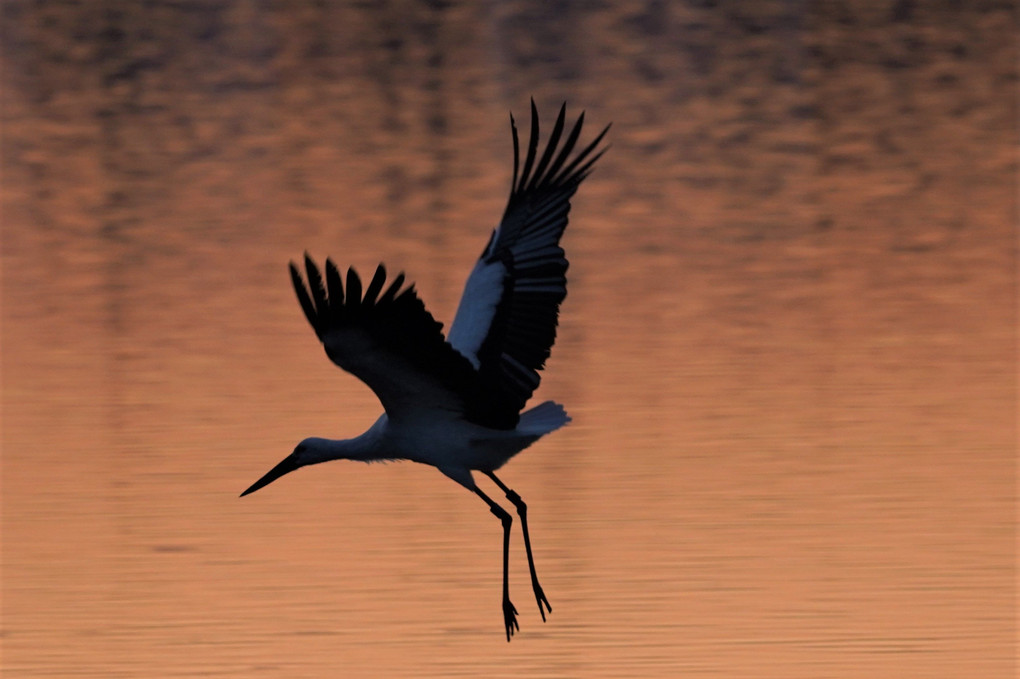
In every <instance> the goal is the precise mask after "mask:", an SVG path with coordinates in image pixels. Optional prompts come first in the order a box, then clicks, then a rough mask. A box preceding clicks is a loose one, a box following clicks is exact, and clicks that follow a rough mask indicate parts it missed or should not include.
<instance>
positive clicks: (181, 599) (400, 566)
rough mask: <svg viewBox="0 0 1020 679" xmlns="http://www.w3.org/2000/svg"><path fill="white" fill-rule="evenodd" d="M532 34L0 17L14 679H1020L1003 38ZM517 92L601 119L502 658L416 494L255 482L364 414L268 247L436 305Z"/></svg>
mask: <svg viewBox="0 0 1020 679" xmlns="http://www.w3.org/2000/svg"><path fill="white" fill-rule="evenodd" d="M543 7H545V6H543ZM549 7H550V9H542V8H538V7H537V6H536V7H530V6H527V5H525V4H524V3H506V4H501V5H499V6H498V7H495V6H493V7H470V8H468V7H460V6H456V5H446V4H443V3H436V4H433V5H429V6H413V7H404V6H402V5H399V4H397V5H392V6H390V5H385V4H384V5H380V6H379V7H364V8H354V7H343V6H340V5H337V6H331V7H329V8H317V7H312V6H311V5H309V6H308V7H298V6H293V7H289V8H288V10H287V11H283V10H279V11H275V12H274V11H270V10H256V9H254V7H253V6H251V5H249V4H246V3H227V4H226V5H224V6H223V8H219V9H217V8H212V9H209V8H205V9H200V8H195V7H184V6H180V7H178V6H176V5H166V6H162V5H155V6H153V5H138V6H137V7H128V6H124V7H116V6H111V7H104V8H98V6H96V7H93V6H91V5H90V6H87V7H82V8H65V7H50V6H43V5H37V4H32V3H7V4H6V5H5V14H6V15H7V18H8V21H7V22H6V26H7V28H8V30H7V31H6V33H7V35H6V36H5V41H4V47H5V59H6V60H7V61H8V64H9V66H8V68H7V69H5V94H6V96H5V123H4V208H3V209H4V226H3V244H4V247H3V257H4V259H3V292H4V296H3V344H4V351H3V376H4V382H3V384H4V389H3V408H4V427H3V452H4V455H3V516H4V518H3V546H4V554H3V557H4V572H3V605H4V610H3V612H4V615H3V618H4V635H5V637H4V657H3V667H4V670H5V674H6V673H9V674H11V675H12V676H46V677H50V676H66V675H69V674H72V673H77V674H79V675H82V676H110V675H111V674H116V673H120V674H129V675H144V676H150V675H153V674H155V675H159V676H175V675H190V674H196V673H223V674H236V673H241V674H246V675H247V674H262V675H265V676H287V677H294V676H323V675H326V676H329V675H331V674H335V672H336V668H337V667H342V668H343V673H344V675H345V676H350V677H357V676H373V677H374V676H380V675H385V676H429V675H432V676H451V675H470V676H478V675H481V674H485V675H488V676H510V675H523V674H547V675H567V676H584V677H597V676H620V675H633V674H638V675H641V676H664V677H665V676H669V677H672V676H678V675H684V676H709V675H733V676H763V677H767V676H777V677H779V676H782V677H791V676H811V677H826V676H862V675H863V676H874V677H882V676H888V677H899V676H908V675H909V676H931V677H934V676H986V677H992V676H1008V675H1009V670H1010V668H1011V667H1012V665H1011V663H1013V654H1012V653H1011V652H1010V651H1009V650H1008V649H1009V645H1010V644H1011V643H1012V641H1013V635H1012V629H1011V627H1012V619H1013V618H1012V616H1013V601H1014V589H1013V588H1014V582H1013V579H1012V568H1013V547H1014V543H1013V523H1012V519H1013V517H1012V514H1011V512H1010V507H1012V503H1013V497H1014V487H1013V478H1014V477H1013V474H1012V471H1013V465H1014V455H1013V444H1014V441H1015V421H1014V420H1015V384H1014V379H1013V376H1014V374H1015V373H1014V370H1013V368H1014V367H1015V366H1014V365H1013V350H1014V348H1015V330H1014V327H1015V314H1014V312H1013V311H1012V309H1013V305H1012V297H1013V292H1014V290H1015V287H1014V286H1013V280H1014V274H1015V262H1014V261H1013V255H1012V252H1013V250H1012V249H1011V248H1009V247H1002V243H1003V241H1004V240H1005V239H1007V238H1008V239H1010V240H1009V242H1010V243H1012V242H1013V241H1012V237H1013V234H1012V231H1011V216H1012V217H1015V195H1014V187H1013V183H1012V181H1011V178H1012V177H1013V176H1014V172H1015V158H1014V153H1013V144H1012V143H1011V142H1012V137H1011V136H1010V135H1011V130H1012V124H1013V120H1014V119H1015V102H1014V101H1013V99H1012V98H1011V97H1008V96H1004V95H1002V94H1000V93H1004V92H1008V91H1009V90H1010V87H1009V86H1010V84H1012V83H1013V82H1015V58H1014V56H1015V51H1014V47H1013V45H1014V41H1013V40H1012V33H1013V31H1012V30H1010V29H1011V28H1012V20H1011V15H1009V14H1008V13H1007V12H1006V10H997V9H995V8H987V9H971V8H967V9H960V10H952V11H951V10H936V9H932V8H928V7H927V6H925V7H923V8H922V7H920V6H916V7H915V6H914V5H913V4H911V3H899V4H898V5H897V7H898V9H896V11H895V12H893V11H892V10H889V11H888V12H886V13H885V14H883V13H882V12H883V11H884V10H878V9H876V10H874V11H870V12H861V13H855V12H851V11H850V10H837V9H827V8H821V7H818V8H810V9H809V10H805V11H807V12H808V13H807V14H806V15H805V14H801V13H800V12H801V10H802V9H803V8H799V7H798V8H797V12H791V11H790V8H789V6H788V5H787V4H785V3H764V4H758V5H755V8H756V9H753V10H752V9H742V10H740V11H737V10H727V11H724V10H721V9H716V8H712V7H707V6H706V7H695V6H690V7H687V6H680V5H677V6H674V5H669V6H668V7H667V6H661V7H660V6H649V7H647V8H645V7H640V6H638V5H635V4H633V3H620V4H618V5H614V6H612V7H606V8H601V9H598V10H584V11H582V10H577V9H574V10H571V11H572V12H573V14H572V15H571V17H572V19H573V20H566V19H563V20H559V19H556V20H554V16H555V12H554V11H553V9H551V7H552V6H549ZM664 7H667V8H665V9H664ZM911 8H912V9H911ZM840 11H843V12H844V15H839V12H840ZM550 12H553V16H550V15H549V13H550ZM829 12H833V14H832V15H831V16H830V14H829ZM894 14H895V16H893V15H894ZM398 17H399V20H398ZM536 27H541V30H540V31H536ZM975 35H980V36H981V37H980V39H975V38H974V36H975ZM677 45H682V46H683V47H682V49H677V47H676V46H677ZM531 94H534V95H535V97H536V100H537V101H538V102H539V105H540V106H542V107H543V108H550V107H555V106H557V105H558V103H559V102H560V101H561V100H562V99H563V98H568V99H569V100H570V104H571V107H576V108H577V109H581V108H586V109H588V110H589V115H596V117H597V119H598V120H600V121H601V120H613V121H614V122H615V126H614V131H613V135H614V136H613V143H614V147H613V150H612V151H611V152H610V156H607V158H606V161H607V162H606V163H605V164H604V166H603V167H600V168H599V170H598V172H596V173H595V174H594V175H593V176H592V177H591V178H590V179H589V180H588V182H590V184H589V185H588V186H587V187H586V188H588V189H590V190H589V191H588V192H587V193H586V194H585V195H584V196H582V197H581V199H580V200H579V201H578V202H577V204H576V206H575V208H574V211H573V213H572V219H574V220H575V221H574V224H573V227H572V230H571V231H570V232H568V235H567V237H566V241H565V245H566V247H567V248H568V250H569V251H570V253H571V260H572V267H571V270H570V281H571V289H570V296H569V297H568V299H567V302H566V306H565V309H564V317H563V324H562V327H561V331H560V337H559V340H558V342H557V348H556V351H555V352H554V354H553V359H552V361H551V362H550V365H549V370H548V372H547V374H546V379H545V382H544V384H545V386H544V388H543V393H542V397H543V398H554V399H556V400H559V401H562V402H564V403H566V404H567V405H568V407H569V409H570V412H571V414H572V416H573V417H574V423H573V424H572V425H571V426H570V427H568V428H567V429H565V430H564V431H562V432H559V433H557V435H555V436H551V437H549V438H548V440H547V441H544V442H543V445H542V447H541V448H536V449H533V450H530V451H528V452H526V453H525V454H523V455H522V456H521V457H520V458H519V459H517V460H515V461H514V462H513V463H512V465H510V466H509V467H508V468H507V470H506V471H507V479H506V480H507V481H508V482H510V483H511V485H513V486H514V487H517V488H519V489H521V490H522V491H523V490H525V489H526V492H527V497H528V499H529V503H530V507H531V512H530V517H529V518H530V523H531V530H532V533H533V536H534V538H535V547H536V552H537V553H536V559H537V561H538V562H539V564H540V567H541V568H542V574H543V578H544V580H543V585H544V587H545V588H546V591H547V593H548V595H549V598H550V600H551V602H552V604H553V606H554V609H555V612H554V613H553V615H552V616H551V617H550V620H549V622H548V623H546V624H544V625H543V624H541V623H540V622H539V621H538V619H537V616H534V615H533V614H532V615H530V616H525V617H523V619H522V628H523V629H522V632H521V634H520V636H519V637H518V638H517V639H515V640H514V642H513V644H510V645H509V646H507V645H506V643H505V642H504V641H503V640H502V630H501V622H500V620H499V618H498V615H497V616H494V615H493V609H494V607H496V606H498V603H499V599H498V597H499V590H498V578H496V577H493V574H494V573H497V572H498V568H499V554H498V546H499V539H500V536H499V531H498V527H496V526H494V525H493V521H492V518H491V516H489V515H488V514H487V513H486V512H485V511H484V508H479V507H478V506H477V505H478V503H477V499H476V498H473V497H471V496H470V494H468V493H466V492H463V491H460V490H459V489H457V488H456V487H453V486H452V485H451V484H449V482H448V481H447V480H445V479H443V478H442V477H441V476H440V475H439V474H437V473H436V472H435V471H434V470H431V469H428V468H425V467H421V466H417V465H412V464H402V465H397V464H394V465H372V466H363V465H356V464H353V463H352V464H341V463H335V464H332V465H327V466H326V467H323V468H322V469H321V470H317V471H318V472H319V473H316V474H312V473H308V474H301V473H296V474H294V475H292V476H293V478H288V479H286V480H281V481H280V482H279V483H278V484H274V486H275V485H280V487H279V488H277V489H275V490H276V492H273V493H266V495H265V497H262V498H259V500H260V501H259V502H258V503H257V504H254V503H250V502H241V501H238V500H237V498H236V495H237V493H239V492H240V491H241V490H243V488H244V486H245V484H247V483H249V482H250V480H251V479H252V478H253V476H254V475H257V474H258V473H261V472H262V471H264V468H266V467H267V465H270V464H273V463H275V462H276V461H277V460H278V459H279V458H280V457H281V456H282V454H284V453H285V452H286V451H288V450H290V449H292V448H293V445H294V443H295V442H296V441H298V440H300V439H301V438H303V437H304V436H307V435H309V434H313V433H314V434H320V435H326V436H347V435H350V434H351V433H356V432H359V431H362V430H363V429H364V428H365V427H367V425H368V424H370V423H371V421H372V420H373V419H374V417H375V415H376V414H377V409H378V405H377V404H376V402H375V401H374V398H373V397H372V396H371V394H370V393H369V392H368V391H367V390H366V389H365V388H364V387H363V386H362V385H360V384H359V383H358V382H357V381H356V380H354V379H353V378H349V377H347V376H345V375H343V374H342V373H340V372H339V371H337V370H335V369H334V368H333V367H332V366H331V365H330V364H329V362H328V360H327V359H326V358H325V357H324V356H322V354H321V352H320V350H319V349H318V347H317V345H316V343H315V340H314V337H312V336H311V334H310V333H309V332H308V331H307V328H306V327H305V326H304V321H303V320H302V318H301V316H300V310H299V309H298V307H297V305H296V304H295V303H294V301H293V299H292V292H291V291H290V289H289V287H288V282H287V278H286V270H285V267H284V265H285V263H286V261H287V260H288V259H291V258H295V257H299V256H300V254H301V253H302V252H304V251H305V250H308V251H310V252H312V253H313V254H316V255H317V256H325V255H327V254H329V255H332V256H333V257H334V258H336V260H337V261H338V262H339V261H343V262H345V263H348V264H353V265H355V266H358V267H359V268H360V269H361V270H362V271H364V270H370V269H371V267H373V266H374V265H375V264H376V263H377V262H378V261H385V262H386V263H387V264H388V266H389V267H390V268H391V269H392V270H399V269H404V270H406V271H407V272H408V274H409V276H410V278H412V279H413V280H415V281H417V286H418V288H419V290H420V291H421V293H422V295H423V297H424V298H425V299H426V300H427V301H428V303H429V307H430V309H431V310H432V311H433V313H434V314H435V315H436V316H437V317H438V318H440V319H445V320H449V319H450V318H452V315H453V310H454V307H455V304H456V300H457V296H458V295H459V292H460V288H461V285H462V283H463V276H464V275H465V273H466V271H467V267H468V266H469V265H470V263H471V262H472V261H473V260H474V258H475V257H476V256H477V254H478V250H479V249H480V247H481V245H482V241H483V240H484V237H485V234H486V233H487V232H488V229H489V228H491V226H492V225H493V224H494V223H495V220H496V219H497V218H498V215H499V213H500V211H501V209H502V207H503V201H504V200H505V192H506V187H507V184H508V182H509V169H510V166H509V157H508V156H509V140H508V136H507V134H508V129H507V124H506V110H507V108H510V107H513V108H514V109H515V110H517V111H521V112H523V111H524V110H525V107H526V104H527V98H528V96H529V95H531ZM610 160H611V162H608V161H610ZM281 484H284V485H281ZM267 490H269V489H267ZM247 499H248V498H246V500H247ZM516 546H519V545H515V547H516ZM511 577H512V582H511V587H512V588H514V589H515V590H516V591H518V592H522V593H523V592H526V591H527V588H528V581H527V571H526V566H525V564H523V563H520V562H519V560H518V562H515V563H514V564H512V572H511ZM523 602H524V599H522V600H521V602H520V603H523ZM521 608H522V611H523V610H524V607H523V606H522V607H521Z"/></svg>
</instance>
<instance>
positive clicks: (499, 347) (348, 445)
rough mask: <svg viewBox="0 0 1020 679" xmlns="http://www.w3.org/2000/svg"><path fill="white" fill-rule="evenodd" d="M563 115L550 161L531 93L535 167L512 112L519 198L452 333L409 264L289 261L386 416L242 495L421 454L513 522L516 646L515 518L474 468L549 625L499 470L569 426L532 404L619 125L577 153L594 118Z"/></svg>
mask: <svg viewBox="0 0 1020 679" xmlns="http://www.w3.org/2000/svg"><path fill="white" fill-rule="evenodd" d="M565 116H566V104H564V105H563V106H562V107H561V108H560V112H559V116H558V117H557V118H556V123H555V125H554V126H553V129H552V133H551V134H550V136H549V139H548V140H547V142H546V145H545V150H544V151H543V152H542V154H541V156H539V155H538V146H539V126H538V111H537V109H536V107H535V102H534V100H532V102H531V133H530V139H529V142H528V149H527V154H526V155H525V157H524V165H523V168H521V167H520V145H519V141H518V135H517V125H516V123H515V122H514V118H513V115H511V116H510V130H511V135H512V137H513V145H514V170H513V179H512V181H511V185H510V200H509V202H508V204H507V207H506V210H505V211H504V213H503V218H502V220H501V221H500V223H499V226H498V227H497V228H496V229H495V230H494V231H493V232H492V235H491V237H490V238H489V242H488V244H487V245H486V246H485V249H484V250H483V251H482V255H481V257H480V258H479V260H478V262H477V263H476V264H475V267H474V269H473V270H472V271H471V274H470V275H469V276H468V279H467V283H466V285H465V286H464V293H463V295H462V297H461V300H460V304H459V306H458V308H457V313H456V316H455V317H454V320H453V325H452V326H451V327H450V332H449V335H448V336H447V337H445V338H444V337H443V332H442V328H443V326H442V324H441V323H438V322H437V321H436V320H435V319H434V318H433V317H432V315H431V314H430V313H429V312H428V311H427V310H426V309H425V305H424V303H423V302H422V300H421V299H420V298H419V297H418V294H417V292H416V291H415V289H414V285H413V284H411V285H408V286H407V287H404V282H405V279H404V274H402V273H401V274H399V275H397V276H396V277H395V278H393V280H392V281H389V282H388V284H387V274H386V269H385V268H384V267H383V265H382V264H380V265H379V266H378V267H377V268H376V270H375V274H374V275H373V276H372V279H371V281H370V282H369V283H368V285H367V286H363V285H362V281H361V278H360V277H359V276H358V274H357V272H356V271H355V270H354V269H353V268H349V269H348V270H347V274H346V276H342V275H341V273H340V271H339V270H338V269H337V267H336V265H335V264H334V263H333V262H332V260H330V259H327V260H326V263H325V276H323V274H322V273H321V272H320V270H319V267H318V266H317V265H316V263H315V262H314V261H313V260H312V258H311V257H310V256H308V254H307V253H306V254H305V258H304V277H302V274H301V271H300V270H299V269H298V267H297V266H296V265H295V264H294V263H291V265H290V275H291V279H292V282H293V284H294V290H295V291H296V292H297V298H298V301H299V302H300V304H301V308H302V310H303V311H304V314H305V316H306V317H307V318H308V322H309V323H310V324H311V326H312V328H313V329H314V330H315V334H316V335H317V336H318V338H319V340H320V341H321V342H322V344H323V346H324V347H325V350H326V355H327V356H329V358H330V359H331V360H332V361H333V362H334V363H336V364H337V365H338V366H340V367H341V368H343V369H344V370H346V371H347V372H349V373H351V374H352V375H354V376H355V377H357V378H359V379H360V380H361V381H363V382H364V383H365V384H367V385H368V386H369V388H371V389H372V391H373V392H375V395H376V396H377V397H378V398H379V401H381V402H382V406H383V409H384V412H383V414H382V415H380V416H379V419H377V420H376V421H375V423H374V424H373V425H372V426H371V427H370V428H369V429H368V431H366V432H365V433H363V434H361V435H360V436H357V437H355V438H352V439H344V440H331V439H325V438H314V437H313V438H307V439H305V440H304V441H301V443H299V444H298V445H297V447H296V448H295V449H294V452H293V453H291V454H290V455H289V456H287V457H286V458H284V460H283V461H282V462H280V463H279V464H278V465H276V466H275V467H273V468H272V469H270V470H269V471H268V472H267V473H266V474H265V475H264V476H263V477H262V478H260V479H259V480H258V481H256V482H255V483H253V484H252V485H251V486H250V487H249V488H248V489H247V490H245V491H244V492H243V493H241V496H242V497H243V496H245V495H248V494H249V493H254V492H255V491H256V490H258V489H260V488H262V487H264V486H266V485H268V484H269V483H272V482H273V481H275V480H276V479H278V478H280V477H281V476H283V475H284V474H287V473H289V472H292V471H294V470H295V469H298V468H300V467H306V466H308V465H312V464H318V463H320V462H327V461H329V460H359V461H363V462H371V461H376V460H411V461H414V462H420V463H423V464H428V465H432V466H433V467H437V468H438V469H439V471H441V472H442V473H443V474H445V475H446V476H448V477H450V478H451V479H453V480H454V481H456V482H457V483H459V484H460V485H462V486H464V487H465V488H467V489H468V490H470V491H471V492H472V493H474V494H475V495H477V496H478V497H480V498H481V499H482V500H483V501H484V502H485V503H486V505H488V507H489V510H490V511H491V512H492V513H493V514H494V515H495V516H496V517H497V518H499V520H500V521H501V523H502V525H503V624H504V627H505V629H506V638H507V641H510V638H511V636H513V634H514V632H515V631H517V630H519V629H520V627H519V625H518V622H517V609H516V608H515V607H514V605H513V603H511V601H510V591H509V582H508V569H509V566H508V562H509V551H510V528H511V525H512V524H513V518H512V517H511V515H510V513H509V512H508V511H507V510H506V509H504V508H503V507H502V506H501V505H500V504H499V503H497V502H496V501H494V500H493V499H492V498H490V497H489V496H488V495H486V494H485V493H484V492H483V491H482V490H481V489H480V488H479V487H478V486H477V485H476V484H475V479H474V478H473V476H472V472H473V471H478V472H481V473H482V474H484V475H485V476H487V477H489V478H490V479H491V480H492V482H493V483H494V484H496V487H497V488H499V490H500V491H502V492H503V494H504V495H505V496H506V499H507V500H508V501H509V502H510V503H511V504H512V505H513V506H514V508H515V509H516V510H517V516H518V517H519V518H520V520H521V530H522V532H523V534H524V549H525V552H526V553H527V557H528V569H529V571H530V573H531V586H532V589H533V590H534V594H535V599H536V601H537V602H538V610H539V612H540V613H541V615H542V620H543V622H544V621H545V616H546V612H547V611H548V612H550V613H551V612H552V606H551V605H550V604H549V599H548V598H547V597H546V595H545V593H544V592H543V590H542V586H541V585H540V584H539V582H538V575H537V574H536V572H535V558H534V555H533V554H532V550H531V537H530V536H529V534H528V519H527V505H526V504H525V503H524V500H522V499H521V496H520V495H518V494H517V493H516V492H515V491H513V490H511V489H510V487H509V486H507V485H506V484H505V483H503V482H502V481H501V480H500V479H499V477H497V476H496V470H498V469H499V468H500V467H502V466H503V465H504V464H505V463H506V462H507V460H509V459H510V458H512V457H513V456H514V455H516V454H517V453H519V452H521V451H522V450H524V449H525V448H527V447H528V446H530V445H531V444H532V443H534V442H535V441H537V440H538V439H540V438H541V437H542V436H545V435H546V434H548V433H550V432H553V431H555V430H557V429H559V428H560V427H562V426H563V425H565V424H567V423H568V422H569V421H570V418H569V417H568V416H567V413H566V411H565V410H564V408H563V406H561V405H560V404H558V403H555V402H553V401H545V402H543V403H540V404H539V405H537V406H535V407H533V408H531V409H530V410H526V411H524V412H521V411H522V410H523V409H524V406H525V404H526V403H527V402H528V399H530V398H531V395H532V394H533V393H534V391H535V389H536V388H537V387H538V384H539V379H540V377H539V372H538V371H539V370H541V369H542V368H543V367H544V365H545V361H546V359H547V358H549V352H550V349H551V348H552V345H553V342H554V341H555V339H556V324H557V317H558V315H559V308H560V303H561V302H562V301H563V299H564V298H565V297H566V294H567V288H566V285H567V280H566V271H567V259H566V257H565V256H564V252H563V249H562V248H561V247H560V245H559V243H560V238H561V237H562V235H563V231H564V229H565V228H566V226H567V214H568V212H569V211H570V199H571V197H573V195H574V193H575V192H576V191H577V187H578V186H579V185H580V183H581V182H582V181H583V180H584V178H585V177H587V176H588V174H589V173H590V172H591V170H592V166H593V165H594V163H595V161H596V160H598V159H599V157H600V156H601V155H602V153H604V152H605V148H603V149H599V148H598V147H599V143H600V142H601V141H602V139H603V137H604V136H605V134H606V132H608V131H609V127H608V126H607V127H606V128H605V129H604V130H602V132H601V133H600V134H599V135H598V136H597V137H596V138H595V140H594V141H592V142H591V143H590V144H588V145H587V146H585V147H584V148H583V149H582V150H580V151H578V152H577V153H574V149H575V146H576V145H577V141H578V138H579V137H580V135H581V127H582V125H583V123H584V113H583V112H582V113H581V115H580V116H579V117H578V119H577V122H576V123H575V124H574V126H573V128H572V129H571V131H570V132H569V134H568V135H567V136H566V138H565V139H563V141H562V144H561V143H560V142H561V138H562V137H563V132H564V119H565ZM518 170H519V171H520V172H519V173H518ZM345 279H346V280H345Z"/></svg>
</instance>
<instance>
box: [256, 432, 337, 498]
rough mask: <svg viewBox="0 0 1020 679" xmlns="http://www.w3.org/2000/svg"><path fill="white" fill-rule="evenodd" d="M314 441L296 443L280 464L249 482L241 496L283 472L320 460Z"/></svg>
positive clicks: (281, 474) (264, 484)
mask: <svg viewBox="0 0 1020 679" xmlns="http://www.w3.org/2000/svg"><path fill="white" fill-rule="evenodd" d="M316 441H318V439H314V438H309V439H305V440H304V441H302V442H301V443H299V444H297V447H296V448H295V449H294V452H293V453H291V454H290V455H288V456H287V457H285V458H283V460H281V461H280V464H278V465H276V466H275V467H273V468H272V469H270V470H269V471H268V472H266V473H265V475H263V477H262V478H261V479H259V480H258V481H256V482H255V483H253V484H251V486H250V487H249V488H248V490H246V491H244V492H243V493H241V497H244V496H245V495H248V494H249V493H254V492H255V491H256V490H258V489H259V488H262V487H263V486H268V485H269V484H270V483H272V482H273V481H275V480H276V479H278V478H280V477H281V476H283V475H284V474H289V473H290V472H292V471H294V470H295V469H300V468H301V467H304V466H305V465H309V464H314V463H315V462H321V460H320V459H318V457H317V456H316V455H315V451H316V450H317V447H316Z"/></svg>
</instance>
